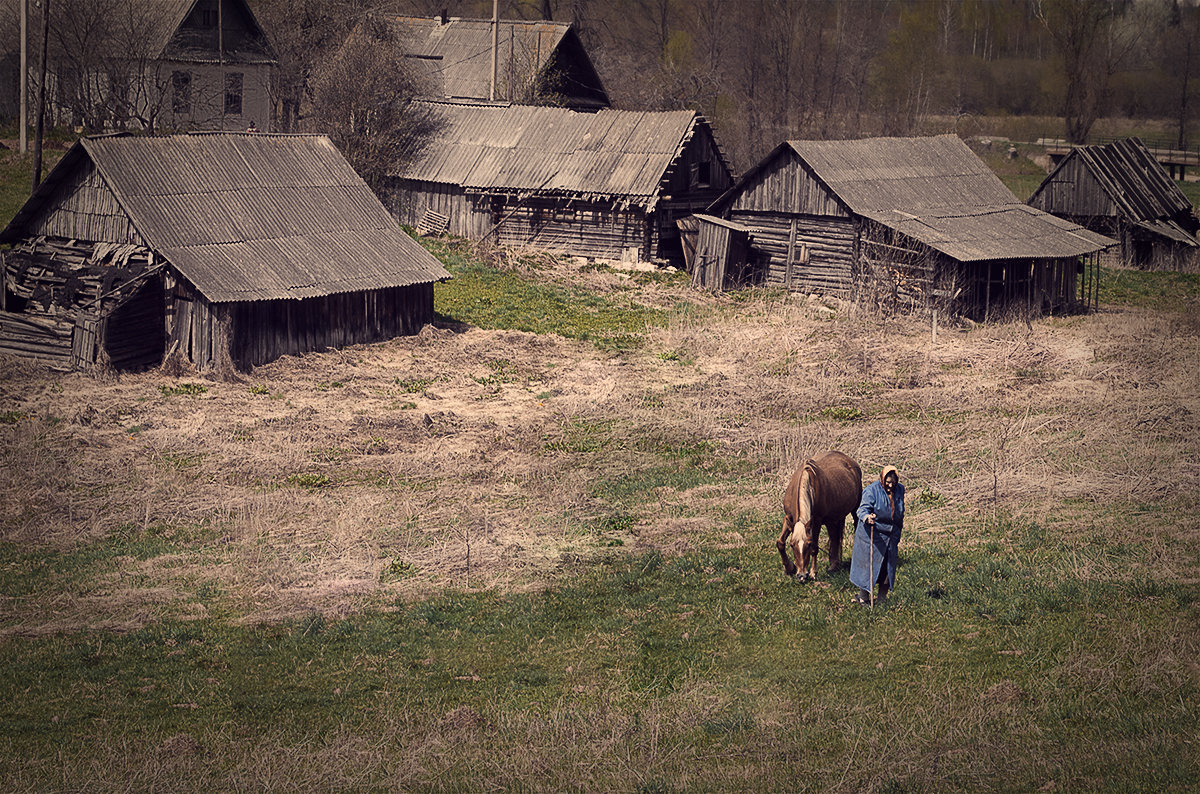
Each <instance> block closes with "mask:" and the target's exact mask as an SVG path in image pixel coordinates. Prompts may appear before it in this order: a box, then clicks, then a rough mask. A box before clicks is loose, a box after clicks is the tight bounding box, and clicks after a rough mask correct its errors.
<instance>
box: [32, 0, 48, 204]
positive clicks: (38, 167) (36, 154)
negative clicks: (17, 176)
mask: <svg viewBox="0 0 1200 794" xmlns="http://www.w3.org/2000/svg"><path fill="white" fill-rule="evenodd" d="M49 41H50V0H42V79H41V80H39V81H38V98H37V120H36V121H35V123H34V127H33V190H31V191H30V192H31V193H32V192H33V191H36V190H37V189H38V185H40V184H41V183H42V134H43V132H44V130H45V119H46V50H47V49H48V46H47V45H48V44H49Z"/></svg>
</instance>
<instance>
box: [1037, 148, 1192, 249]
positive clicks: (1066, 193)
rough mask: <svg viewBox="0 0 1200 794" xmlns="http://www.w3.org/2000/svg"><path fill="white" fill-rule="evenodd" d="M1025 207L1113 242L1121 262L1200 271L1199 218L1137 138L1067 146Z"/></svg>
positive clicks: (1185, 197)
mask: <svg viewBox="0 0 1200 794" xmlns="http://www.w3.org/2000/svg"><path fill="white" fill-rule="evenodd" d="M1029 205H1030V206H1031V207H1037V208H1038V209H1040V210H1043V211H1045V212H1049V213H1052V214H1054V215H1057V216H1059V217H1060V218H1066V219H1068V220H1071V221H1074V222H1075V223H1078V224H1079V225H1081V226H1086V227H1087V228H1088V229H1091V230H1092V231H1095V232H1099V233H1100V234H1104V235H1107V236H1109V237H1113V238H1115V239H1117V240H1119V241H1120V248H1119V249H1118V250H1119V253H1120V258H1121V262H1122V264H1124V265H1126V266H1127V267H1137V268H1143V269H1147V270H1196V269H1198V268H1200V239H1197V231H1198V230H1200V220H1197V218H1196V215H1195V213H1194V211H1193V210H1192V204H1191V202H1190V201H1189V200H1188V198H1187V196H1185V195H1184V194H1183V191H1182V190H1180V189H1179V186H1178V185H1176V184H1175V182H1174V181H1173V180H1172V179H1171V177H1170V176H1169V175H1168V174H1167V172H1166V171H1165V170H1164V169H1163V167H1162V166H1161V165H1160V164H1159V163H1158V161H1157V160H1156V159H1155V158H1154V155H1153V154H1151V153H1150V151H1149V150H1148V149H1147V148H1146V146H1145V144H1143V143H1142V142H1141V141H1140V140H1139V139H1137V138H1127V139H1125V140H1121V141H1116V142H1114V143H1109V144H1105V145H1102V146H1080V147H1077V148H1074V149H1072V150H1071V151H1070V152H1069V153H1068V154H1067V155H1066V156H1065V157H1064V158H1063V159H1062V161H1061V162H1060V163H1059V164H1058V167H1057V168H1055V169H1054V170H1053V171H1052V172H1051V173H1050V175H1049V176H1047V177H1046V178H1045V179H1044V180H1043V181H1042V184H1041V185H1040V186H1038V188H1037V190H1035V191H1034V192H1033V195H1032V196H1031V197H1030V199H1029Z"/></svg>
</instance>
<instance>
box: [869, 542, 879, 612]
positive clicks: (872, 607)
mask: <svg viewBox="0 0 1200 794" xmlns="http://www.w3.org/2000/svg"><path fill="white" fill-rule="evenodd" d="M876 578H877V577H876V576H875V522H874V521H872V522H871V584H870V590H871V609H874V608H875V579H876Z"/></svg>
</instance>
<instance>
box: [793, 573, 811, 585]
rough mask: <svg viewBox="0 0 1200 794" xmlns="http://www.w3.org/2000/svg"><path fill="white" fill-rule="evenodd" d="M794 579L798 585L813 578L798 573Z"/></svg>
mask: <svg viewBox="0 0 1200 794" xmlns="http://www.w3.org/2000/svg"><path fill="white" fill-rule="evenodd" d="M792 578H793V579H795V580H796V584H804V583H805V582H807V581H808V580H809V579H811V578H812V577H811V576H809V575H808V574H806V573H798V574H796V575H795V576H793V577H792Z"/></svg>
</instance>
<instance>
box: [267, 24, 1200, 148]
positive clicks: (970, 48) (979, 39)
mask: <svg viewBox="0 0 1200 794" xmlns="http://www.w3.org/2000/svg"><path fill="white" fill-rule="evenodd" d="M252 6H253V7H254V9H255V12H256V13H257V14H259V16H260V18H261V19H262V21H263V23H264V26H265V27H266V28H267V29H268V30H270V31H272V33H271V35H272V36H273V37H275V39H276V42H275V43H276V49H277V50H278V52H279V55H280V70H279V75H280V77H279V82H280V96H279V107H280V110H281V120H282V121H283V122H284V126H285V127H286V126H287V125H288V124H291V123H293V121H294V120H296V119H298V118H299V117H300V116H302V115H303V113H304V110H303V108H304V107H305V106H306V103H307V102H308V100H310V99H311V97H312V91H311V78H312V76H313V75H316V74H319V72H320V70H321V61H322V58H323V53H324V52H325V51H326V50H328V49H329V48H330V47H333V46H336V45H337V43H338V42H339V40H340V39H341V38H343V37H344V36H345V34H346V31H347V30H348V29H349V27H350V26H352V25H353V24H355V22H356V20H357V19H359V18H361V16H362V15H363V14H364V13H365V12H368V11H373V10H379V11H385V12H390V13H398V14H414V15H428V16H434V15H436V14H439V13H441V12H443V11H444V12H446V13H448V14H449V15H451V16H462V17H474V18H489V17H490V16H491V13H492V2H491V0H409V1H407V2H402V1H398V0H252ZM498 6H499V13H500V16H501V17H502V18H515V19H553V20H555V21H561V22H570V23H572V24H574V25H575V26H576V29H577V31H578V32H579V35H580V37H581V39H582V40H583V42H584V44H585V46H586V48H587V50H588V52H589V54H590V56H591V58H592V60H593V62H594V63H595V65H596V68H597V70H598V71H599V73H600V76H601V79H602V80H603V81H604V83H605V85H606V87H607V89H608V92H609V94H610V97H611V98H612V100H613V103H614V105H615V106H616V107H621V108H629V109H653V110H677V109H694V110H698V111H700V112H702V113H704V114H705V115H706V116H707V117H708V118H709V119H711V120H712V122H713V123H714V125H715V126H716V129H717V130H718V132H719V133H720V135H721V138H722V141H723V143H724V144H725V146H726V148H727V150H728V151H729V154H730V155H731V156H732V159H733V160H734V161H735V163H736V164H737V165H738V166H739V167H742V168H744V167H746V166H748V165H749V164H751V163H753V162H754V161H755V160H756V159H757V158H758V157H760V156H761V155H762V154H764V153H765V152H766V151H768V150H769V149H770V148H771V147H773V146H775V145H776V144H778V143H779V142H780V141H782V140H785V139H786V138H789V137H790V138H845V137H860V136H863V135H911V134H918V133H921V132H926V131H928V130H929V121H930V119H931V118H933V117H938V118H941V119H947V121H945V122H944V123H943V126H944V127H945V128H946V129H947V130H951V129H954V128H955V125H954V122H955V120H962V119H966V118H970V117H972V116H985V115H986V116H992V115H1008V116H1024V115H1039V116H1058V117H1061V118H1063V126H1062V128H1061V130H1059V131H1058V133H1059V134H1061V136H1062V137H1065V138H1068V139H1069V140H1071V141H1073V142H1077V143H1081V142H1086V141H1087V139H1088V135H1089V133H1090V132H1091V129H1092V126H1093V125H1094V123H1095V122H1096V121H1097V119H1099V118H1102V117H1104V116H1108V115H1121V116H1129V117H1133V118H1154V119H1163V120H1169V121H1170V122H1171V123H1172V128H1173V131H1174V137H1175V139H1176V141H1175V142H1176V143H1177V145H1179V146H1180V147H1186V146H1189V145H1192V137H1193V136H1194V135H1195V134H1196V133H1195V129H1194V121H1195V119H1196V116H1197V112H1196V109H1197V107H1198V106H1200V79H1198V72H1200V0H741V1H740V2H736V3H731V2H728V0H500V2H499V3H498Z"/></svg>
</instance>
